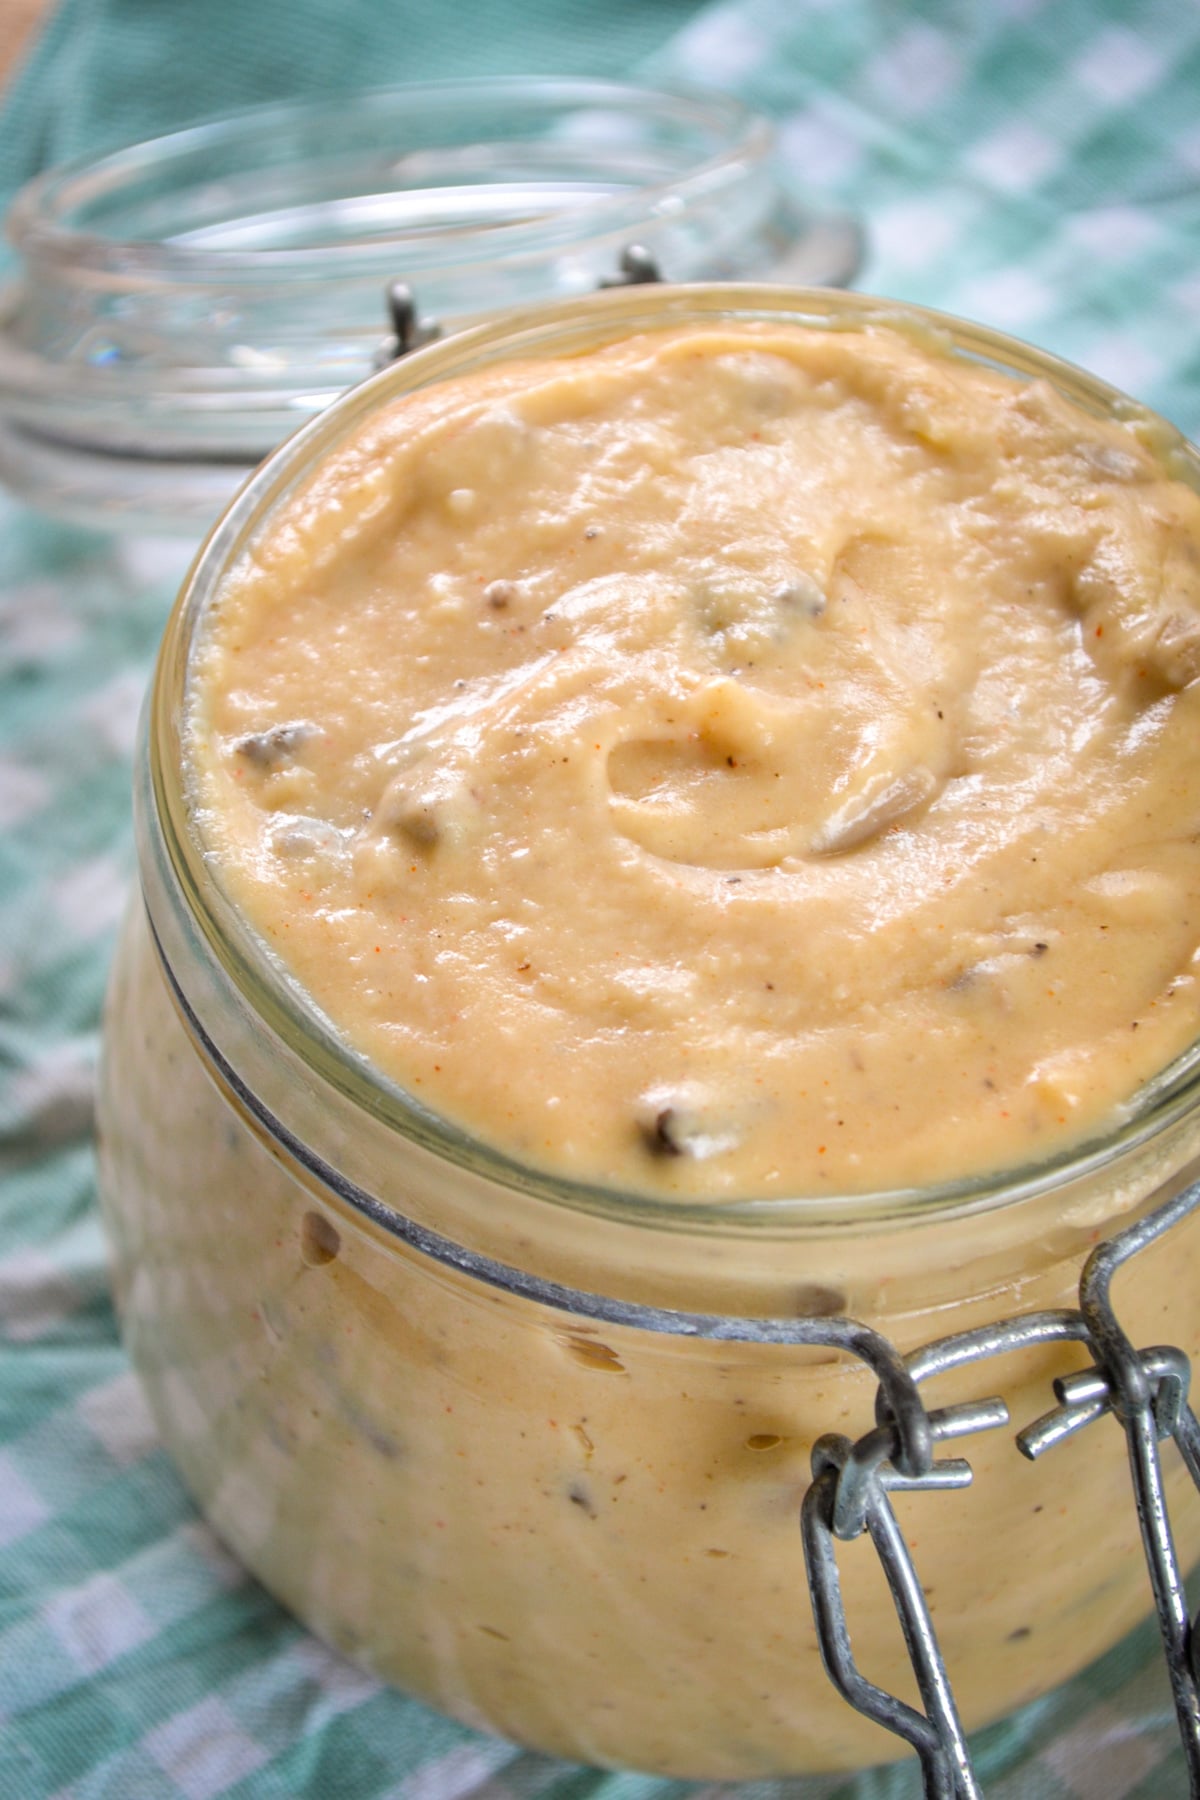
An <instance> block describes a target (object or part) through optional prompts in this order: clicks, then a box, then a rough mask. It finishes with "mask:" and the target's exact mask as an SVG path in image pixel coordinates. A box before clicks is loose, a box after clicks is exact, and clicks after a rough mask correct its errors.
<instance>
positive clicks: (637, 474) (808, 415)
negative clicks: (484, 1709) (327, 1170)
mask: <svg viewBox="0 0 1200 1800" xmlns="http://www.w3.org/2000/svg"><path fill="white" fill-rule="evenodd" d="M1197 672H1200V500H1198V499H1197V496H1196V495H1195V494H1194V493H1193V492H1192V491H1191V489H1189V488H1188V487H1186V486H1185V485H1184V484H1183V483H1182V482H1180V481H1176V480H1172V479H1171V478H1170V476H1169V475H1168V474H1167V473H1166V472H1165V470H1164V467H1163V465H1162V462H1161V460H1160V458H1159V456H1158V454H1157V452H1156V449H1155V446H1154V443H1153V441H1152V439H1151V438H1150V436H1149V434H1148V432H1147V431H1146V430H1145V428H1143V427H1141V426H1139V425H1138V424H1136V423H1131V424H1117V423H1112V422H1108V421H1099V420H1096V419H1094V418H1091V417H1089V416H1087V415H1085V414H1084V413H1083V412H1082V411H1080V410H1079V409H1077V408H1076V407H1074V406H1073V405H1071V404H1070V403H1068V402H1067V401H1066V400H1064V399H1063V398H1061V397H1060V396H1058V395H1057V394H1056V393H1055V392H1053V391H1052V390H1051V389H1050V388H1049V387H1047V386H1046V385H1045V384H1043V383H1033V384H1031V385H1028V386H1020V385H1017V384H1016V383H1014V382H1013V381H1011V380H1010V379H1008V378H1007V377H1004V376H1002V375H1000V374H997V373H994V372H992V371H990V370H986V369H983V368H979V367H974V366H968V365H967V364H965V363H963V362H962V361H960V360H952V359H951V358H949V357H948V356H945V355H942V354H940V353H939V352H938V351H937V349H936V347H928V346H926V345H923V344H921V343H920V342H917V341H915V340H913V339H911V338H909V337H906V336H904V335H901V334H900V333H898V332H893V331H890V330H888V329H885V328H882V327H872V328H870V329H867V330H844V331H818V330H811V329H805V328H800V327H779V326H768V325H756V324H741V325H728V326H726V325H722V326H720V327H719V328H712V327H691V328H685V329H678V330H674V331H671V332H665V333H661V334H652V335H646V336H641V337H635V338H632V339H629V340H627V341H625V342H623V343H620V344H617V345H613V346H611V347H608V348H606V349H602V350H599V351H597V352H594V353H592V354H590V355H587V356H582V357H577V358H571V359H564V360H561V361H547V362H544V363H526V364H523V365H516V366H513V367H509V368H505V369H501V370H498V371H493V372H490V373H484V374H482V375H478V374H477V375H475V376H473V377H465V378H463V379H461V380H459V381H456V382H451V383H448V384H445V385H443V386H440V387H437V388H433V389H430V390H426V391H422V392H418V393H417V394H414V395H410V396H408V397H406V398H405V399H403V400H401V401H399V402H397V403H395V404H393V406H392V407H391V408H390V409H388V410H387V411H385V412H384V413H383V414H382V415H380V416H379V417H377V418H376V419H374V420H373V421H372V422H371V423H370V424H369V425H368V426H367V427H365V428H364V429H363V430H362V431H361V432H360V434H359V435H358V436H357V437H356V438H354V439H352V440H351V441H350V442H349V443H347V444H346V445H344V446H343V447H342V448H341V449H340V450H339V451H337V452H336V453H335V454H334V455H333V456H332V457H331V458H330V459H329V460H328V461H327V462H326V463H325V464H324V465H323V466H322V467H321V468H320V469H319V470H318V471H317V473H316V475H315V476H314V477H313V478H312V479H311V481H310V482H309V483H308V484H307V485H306V487H305V488H303V489H302V490H301V491H300V492H299V494H298V495H297V496H296V497H295V498H294V499H293V500H292V501H291V502H290V503H289V505H288V506H287V507H286V508H285V509H284V511H283V512H282V514H281V515H278V516H277V517H276V518H275V520H274V521H273V523H272V525H271V527H270V529H269V531H268V532H267V534H266V535H265V536H264V537H263V538H262V539H260V541H259V542H258V544H257V546H256V550H255V554H254V557H253V559H252V560H248V561H246V562H244V563H243V565H242V566H241V567H240V568H239V569H237V570H235V572H234V573H233V574H231V575H230V576H228V577H227V578H226V581H225V583H224V586H223V588H222V590H221V592H220V594H219V596H218V600H217V603H216V605H215V607H214V609H213V613H212V616H211V618H210V620H209V622H208V625H207V629H206V632H205V635H204V637H203V639H202V642H201V646H200V648H199V651H198V652H197V656H196V661H195V666H194V671H193V682H192V705H191V716H190V721H189V740H188V744H189V758H190V771H189V774H190V782H191V787H192V793H193V798H194V803H195V806H196V809H197V815H198V821H199V826H200V830H201V833H202V835H203V837H204V839H205V841H206V843H207V845H208V847H209V849H210V853H211V855H212V857H213V859H214V860H215V862H216V863H217V865H218V866H219V869H220V873H221V879H222V881H223V882H224V884H225V885H226V887H227V888H228V889H229V890H230V892H231V893H232V895H233V897H234V898H235V900H236V901H237V902H238V904H239V905H240V906H241V907H242V908H243V909H244V911H245V912H246V914H247V915H248V916H249V918H250V920H251V922H252V923H253V925H254V926H255V928H256V929H257V931H258V932H259V933H260V935H261V936H262V937H263V938H264V939H265V940H266V942H267V943H268V944H269V945H270V947H271V949H272V950H273V951H274V952H275V953H276V954H277V955H278V956H279V958H280V959H281V960H282V962H283V964H284V965H285V967H286V968H287V969H288V970H289V971H290V972H291V973H292V974H293V975H294V976H295V977H297V978H298V979H299V981H300V983H301V984H302V986H303V987H304V988H305V989H306V990H307V992H308V993H309V994H310V995H311V996H312V999H313V1000H314V1002H315V1003H316V1005H317V1007H318V1008H320V1009H321V1010H322V1011H323V1012H324V1013H325V1014H327V1015H328V1017H329V1018H331V1019H332V1020H333V1021H334V1023H335V1024H336V1026H337V1027H338V1028H339V1030H340V1031H342V1032H343V1033H344V1035H345V1036H346V1037H347V1039H348V1040H349V1041H350V1043H351V1044H352V1045H353V1046H354V1047H355V1048H356V1049H357V1050H359V1051H360V1052H361V1053H363V1054H365V1055H366V1056H367V1057H369V1058H370V1059H371V1060H372V1061H373V1062H374V1063H375V1064H376V1065H377V1066H378V1067H379V1068H380V1069H382V1070H383V1071H384V1072H385V1073H386V1074H387V1075H388V1076H390V1077H391V1078H392V1079H394V1080H395V1081H397V1082H398V1083H399V1084H400V1085H401V1086H402V1087H404V1088H406V1089H408V1090H409V1091H410V1092H412V1093H413V1094H414V1095H416V1096H417V1097H418V1098H419V1099H421V1100H422V1101H423V1102H424V1103H425V1104H427V1105H429V1106H431V1107H433V1108H434V1109H435V1110H436V1111H439V1112H441V1113H443V1114H445V1115H447V1116H448V1117H450V1118H452V1119H454V1120H456V1121H457V1122H459V1123H460V1124H462V1125H464V1126H465V1127H466V1128H467V1129H468V1130H469V1131H471V1132H472V1133H474V1134H475V1135H477V1136H478V1137H480V1138H482V1139H484V1140H485V1141H488V1142H490V1143H492V1144H494V1145H496V1146H497V1147H499V1148H501V1149H503V1150H505V1151H507V1152H509V1153H511V1154H513V1155H515V1156H517V1157H519V1158H522V1159H525V1160H528V1161H532V1162H534V1163H537V1164H540V1165H543V1166H547V1167H550V1168H552V1169H556V1170H559V1171H562V1172H565V1173H567V1174H570V1175H574V1176H579V1177H583V1178H587V1179H593V1180H600V1181H604V1182H617V1183H620V1184H622V1185H625V1186H629V1187H632V1188H634V1189H641V1190H648V1191H651V1192H659V1193H663V1192H665V1193H671V1192H678V1193H680V1194H681V1195H687V1196H689V1197H694V1196H706V1195H707V1196H712V1197H714V1198H719V1197H722V1196H729V1195H732V1194H740V1195H768V1196H769V1195H771V1194H781V1195H782V1194H788V1193H797V1192H820V1191H822V1190H825V1191H830V1192H836V1191H839V1190H840V1191H854V1190H863V1189H870V1188H890V1187H895V1186H900V1185H904V1184H908V1183H914V1184H920V1185H927V1184H929V1183H934V1182H938V1181H942V1180H947V1179H953V1178H955V1177H958V1176H964V1175H970V1174H974V1173H977V1172H979V1171H981V1170H986V1169H989V1168H997V1167H1014V1166H1019V1165H1021V1164H1022V1163H1024V1162H1026V1161H1031V1160H1037V1159H1040V1158H1041V1157H1043V1156H1044V1155H1045V1154H1047V1152H1049V1151H1051V1150H1052V1149H1054V1148H1055V1147H1057V1146H1059V1145H1062V1144H1065V1143H1067V1142H1069V1141H1071V1140H1074V1139H1080V1138H1083V1137H1086V1136H1087V1135H1088V1134H1089V1133H1091V1132H1093V1131H1095V1130H1098V1129H1100V1128H1102V1127H1103V1126H1105V1125H1106V1124H1108V1123H1109V1122H1110V1121H1111V1120H1112V1118H1113V1117H1114V1115H1115V1114H1117V1113H1118V1112H1119V1110H1120V1108H1121V1107H1122V1106H1123V1105H1124V1104H1125V1103H1126V1102H1127V1101H1128V1099H1129V1098H1130V1097H1131V1096H1132V1095H1133V1094H1134V1093H1135V1091H1136V1090H1137V1089H1138V1087H1139V1086H1140V1084H1141V1083H1143V1082H1144V1081H1145V1080H1146V1079H1147V1078H1149V1077H1150V1076H1152V1075H1153V1074H1155V1073H1156V1072H1157V1071H1158V1070H1159V1069H1161V1068H1162V1067H1163V1066H1165V1065H1166V1064H1167V1063H1168V1062H1169V1061H1170V1060H1171V1059H1172V1058H1173V1057H1174V1056H1175V1055H1177V1054H1178V1053H1180V1052H1181V1051H1182V1050H1184V1049H1185V1048H1186V1046H1187V1045H1188V1044H1189V1043H1190V1042H1191V1041H1192V1039H1193V1038H1194V1037H1195V1035H1196V1032H1197V1023H1198V1015H1200V1001H1198V995H1197V984H1196V974H1195V968H1194V966H1193V957H1194V954H1195V951H1196V946H1197V944H1198V943H1200V845H1198V843H1197V841H1196V839H1197V832H1198V829H1200V759H1198V758H1197V757H1196V755H1195V748H1194V746H1195V743H1196V733H1197V729H1198V726H1200V702H1198V700H1197V695H1196V690H1195V687H1194V686H1193V677H1194V676H1195V674H1196V673H1197Z"/></svg>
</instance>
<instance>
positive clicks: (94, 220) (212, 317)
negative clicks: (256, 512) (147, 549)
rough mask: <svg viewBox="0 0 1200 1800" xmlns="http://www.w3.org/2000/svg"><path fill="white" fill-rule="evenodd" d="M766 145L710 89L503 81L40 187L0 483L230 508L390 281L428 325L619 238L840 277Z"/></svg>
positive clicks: (227, 123) (0, 318)
mask: <svg viewBox="0 0 1200 1800" xmlns="http://www.w3.org/2000/svg"><path fill="white" fill-rule="evenodd" d="M774 152H775V134H774V130H773V127H772V126H771V124H770V123H769V122H768V121H767V120H765V119H763V118H762V117H760V116H758V115H756V114H754V113H752V112H750V111H749V110H748V109H747V108H746V107H744V106H743V105H742V104H741V103H740V102H739V101H736V100H734V99H731V98H729V97H727V96H724V95H718V94H706V93H701V92H699V91H687V90H683V89H679V90H670V91H668V90H666V89H657V88H655V89H651V88H639V87H634V86H631V85H622V84H619V83H612V82H603V81H590V80H576V79H557V78H552V79H538V80H530V79H511V78H504V79H491V80H475V81H462V82H440V83H436V82H435V83H427V84H423V85H420V86H417V85H412V86H403V87H394V88H386V89H379V90H375V91H368V92H362V93H355V94H352V95H346V96H343V97H341V98H338V99H333V100H322V101H305V102H299V103H290V102H289V103H282V104H277V105H270V106H265V107H257V108H254V109H252V110H250V111H248V112H244V113H241V114H236V115H233V116H230V117H228V118H224V119H217V120H214V121H213V122H211V123H209V124H202V125H197V126H194V127H191V128H189V129H187V130H185V131H180V132H177V133H174V134H172V135H169V136H166V137H162V138H157V139H154V140H151V141H149V142H147V143H143V144H138V145H134V146H132V147H130V148H128V149H124V150H118V151H115V152H113V153H112V154H110V155H107V156H103V157H100V158H99V159H98V160H95V161H90V162H76V163H72V164H70V165H68V166H66V167H64V168H62V169H59V170H52V171H49V172H47V173H46V174H45V175H42V176H40V177H38V178H37V179H36V180H35V181H33V182H32V183H30V185H29V186H28V187H27V188H26V189H24V190H23V192H22V193H21V194H20V195H19V196H18V197H17V199H16V201H15V203H14V205H13V208H12V211H11V213H10V216H9V221H8V233H9V237H10V239H11V240H12V243H13V245H14V247H15V249H16V251H17V253H18V256H19V257H20V259H21V266H20V270H19V273H18V276H17V278H16V280H15V281H13V282H12V283H11V284H10V286H9V288H8V290H7V293H6V295H5V296H4V298H3V300H2V301H0V475H2V476H3V477H4V479H5V480H7V481H8V482H9V484H10V485H11V486H14V487H15V488H16V489H17V491H18V492H21V493H25V494H27V496H28V497H29V498H31V499H33V500H34V501H35V502H41V503H44V504H47V505H49V506H50V507H51V509H52V510H57V511H59V512H61V513H65V514H67V515H68V516H72V517H76V518H80V517H84V518H87V519H91V520H94V521H95V522H96V523H99V524H101V525H102V526H103V525H104V524H105V523H107V525H108V526H109V527H110V528H111V526H112V524H113V523H114V520H115V521H116V522H118V523H121V522H124V520H125V519H126V518H128V517H129V516H132V517H133V518H134V519H137V517H138V515H139V510H141V511H143V512H146V513H148V515H149V516H150V518H151V519H152V520H154V521H156V522H157V517H158V515H159V514H160V513H161V512H162V511H163V508H164V497H163V496H162V495H161V494H159V495H155V494H153V493H151V492H149V490H150V489H151V488H152V487H153V486H154V485H155V484H157V486H158V488H159V489H163V488H166V487H169V488H170V490H171V495H172V500H171V504H172V505H173V506H174V508H175V509H176V510H177V511H178V512H179V513H180V522H181V523H182V524H184V525H185V526H186V527H192V526H194V527H197V528H203V527H206V526H207V525H208V524H210V523H211V521H212V517H213V509H212V492H213V482H212V480H211V479H210V480H208V481H207V482H206V481H205V480H204V479H203V476H202V474H200V473H198V472H197V471H202V470H209V471H210V472H211V471H213V470H218V471H219V470H221V469H225V470H226V477H225V483H224V490H225V491H224V493H223V496H222V498H223V499H225V498H230V497H232V493H233V490H234V485H235V483H236V482H237V481H239V480H240V479H241V478H242V477H243V476H244V475H245V474H247V473H249V471H250V469H251V468H253V467H254V465H255V464H256V463H257V462H258V461H259V460H260V459H261V458H262V457H263V456H265V455H267V454H268V453H269V452H270V451H271V450H272V449H273V448H274V447H275V445H276V444H278V443H279V442H280V441H281V440H282V439H283V438H284V437H285V436H287V435H288V434H289V433H290V432H291V431H293V430H294V429H295V428H296V426H297V425H299V424H301V423H302V422H303V421H304V420H305V419H306V418H310V417H312V416H313V415H314V414H315V413H317V412H319V411H321V410H322V409H323V408H324V407H325V406H327V405H328V404H329V403H330V401H332V400H333V399H334V398H335V397H336V396H337V395H338V394H339V393H341V392H343V391H344V390H345V389H346V388H347V387H351V386H353V385H355V384H356V383H357V382H359V381H361V380H364V379H365V378H366V377H367V376H368V375H370V374H371V373H372V372H373V370H374V369H375V368H377V367H378V366H379V361H380V358H381V355H382V354H384V350H385V345H386V341H387V338H388V316H387V308H386V294H387V289H388V287H389V285H390V284H391V283H393V282H395V281H397V280H400V281H404V282H406V283H407V284H408V285H409V286H410V287H412V288H413V289H414V290H415V292H416V295H417V299H418V302H419V305H420V307H421V309H422V311H423V313H425V314H427V315H430V316H433V317H436V318H437V319H439V320H440V321H442V322H443V324H444V325H445V326H446V327H447V328H457V327H458V326H459V325H461V324H464V323H471V322H473V321H475V320H477V319H480V318H483V317H485V316H488V315H490V314H491V313H493V312H498V311H503V310H504V309H506V308H508V307H513V306H518V305H524V304H533V303H535V302H540V301H544V300H548V299H553V298H555V297H559V296H566V295H570V294H576V293H585V292H587V291H589V290H591V289H593V288H594V287H595V286H596V285H597V283H598V282H600V281H602V280H605V279H610V278H612V277H614V276H616V275H617V273H618V270H619V263H620V257H621V252H622V249H623V247H625V246H627V245H629V244H631V243H637V244H642V245H644V246H645V247H646V248H647V249H648V250H649V252H650V254H651V255H652V256H653V257H654V258H655V259H656V261H657V263H658V266H659V267H660V269H661V270H662V272H663V274H664V275H665V276H666V277H667V278H668V279H670V280H678V281H697V280H722V279H727V278H738V277H740V278H747V277H754V278H763V277H769V276H770V275H771V274H772V271H773V270H774V268H775V267H776V266H777V265H778V264H779V263H780V262H781V260H783V259H790V260H791V263H792V264H795V261H796V259H797V258H799V259H800V260H799V264H798V265H797V266H796V267H795V269H794V278H796V279H801V280H809V281H827V280H828V281H833V282H842V281H848V280H849V279H850V278H851V277H852V275H853V273H854V270H855V268H856V267H857V261H858V252H859V240H858V235H857V232H856V231H855V230H854V229H853V228H851V227H850V226H849V223H848V222H847V221H838V222H837V223H836V227H835V223H834V222H832V221H829V220H821V219H817V218H815V217H813V216H810V215H809V214H807V213H806V212H805V211H804V210H803V209H802V208H801V207H800V206H798V205H797V203H796V202H795V200H794V199H793V198H792V197H791V196H790V195H789V194H788V193H787V192H786V191H785V188H784V185H783V183H782V180H781V177H780V173H779V170H778V168H777V166H776V163H775V160H774ZM100 459H108V461H107V466H106V464H105V463H104V462H103V461H101V460H100ZM122 463H124V465H125V468H124V471H123V472H122V468H121V466H120V465H121V464H122ZM149 464H153V472H152V473H151V476H150V480H149V481H148V482H147V483H145V484H144V487H145V490H146V492H147V494H148V498H147V499H146V500H145V501H144V502H142V503H141V505H140V507H139V502H140V501H141V495H140V494H139V492H138V491H137V487H136V483H137V482H138V481H140V480H141V476H140V475H139V474H138V470H139V469H141V470H144V469H146V467H147V465H149ZM172 469H173V470H174V472H175V479H174V480H173V481H168V478H167V474H165V473H164V471H168V472H169V471H171V470H172ZM217 485H218V487H219V486H220V485H221V484H220V482H218V484H217ZM106 507H107V509H108V511H109V514H110V516H109V517H108V518H107V520H106V519H105V516H104V515H105V509H106Z"/></svg>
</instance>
